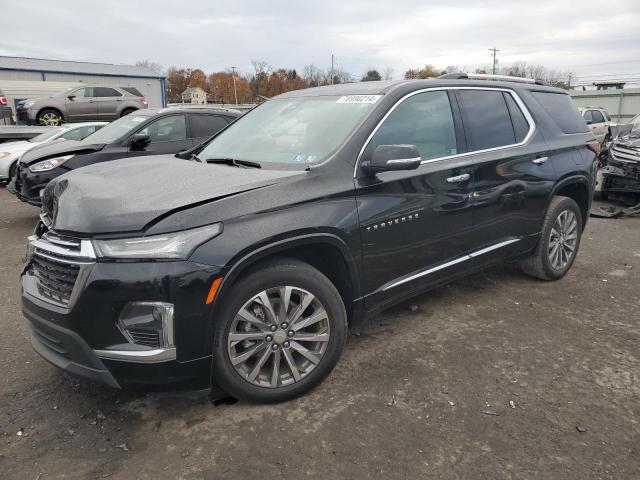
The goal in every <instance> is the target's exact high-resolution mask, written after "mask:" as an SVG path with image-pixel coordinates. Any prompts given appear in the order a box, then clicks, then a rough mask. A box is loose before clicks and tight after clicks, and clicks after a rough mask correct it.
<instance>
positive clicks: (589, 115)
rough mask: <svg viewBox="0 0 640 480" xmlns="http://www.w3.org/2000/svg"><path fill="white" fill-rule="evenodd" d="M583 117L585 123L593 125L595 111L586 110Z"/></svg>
mask: <svg viewBox="0 0 640 480" xmlns="http://www.w3.org/2000/svg"><path fill="white" fill-rule="evenodd" d="M582 117H583V118H584V120H585V122H587V123H593V110H585V112H584V113H583V114H582Z"/></svg>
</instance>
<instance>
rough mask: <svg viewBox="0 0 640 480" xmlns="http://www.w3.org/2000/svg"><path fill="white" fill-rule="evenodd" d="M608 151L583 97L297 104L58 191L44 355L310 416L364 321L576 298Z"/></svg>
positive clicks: (285, 103) (488, 91)
mask: <svg viewBox="0 0 640 480" xmlns="http://www.w3.org/2000/svg"><path fill="white" fill-rule="evenodd" d="M597 148H598V147H597V143H596V142H595V139H594V136H593V134H591V133H590V132H589V130H588V128H587V125H586V123H585V121H584V119H582V117H581V116H580V114H579V113H578V111H577V109H576V108H575V107H574V106H573V104H572V102H571V100H570V98H569V96H568V95H567V94H566V92H565V91H563V90H559V89H556V88H550V87H546V86H542V85H537V84H534V83H533V82H531V83H522V82H521V83H517V82H515V81H513V82H498V81H492V80H484V81H476V80H470V79H464V78H463V79H441V80H412V81H397V82H368V83H354V84H346V85H337V86H329V87H320V88H313V89H308V90H301V91H295V92H289V93H285V94H283V95H280V96H278V97H276V98H274V99H271V100H269V101H267V102H265V103H264V104H262V105H261V106H259V107H257V108H255V109H254V110H252V111H251V112H249V113H247V114H245V115H244V116H243V117H241V118H240V119H238V120H237V121H236V122H234V123H233V124H232V125H230V126H229V127H227V128H226V129H224V130H222V131H221V132H220V133H218V134H217V135H216V136H215V137H214V138H213V139H212V140H211V141H210V142H209V143H208V144H206V145H203V146H202V147H200V148H197V149H194V151H193V152H188V153H187V154H186V155H182V157H184V158H186V157H189V158H191V160H192V161H187V160H185V161H176V159H173V158H157V159H155V160H154V161H152V162H150V161H148V160H145V159H140V160H136V159H131V160H127V161H126V162H127V163H126V165H125V164H124V163H123V162H124V161H122V162H118V163H119V164H117V163H116V162H111V164H100V165H93V166H90V167H86V168H82V169H80V170H78V171H77V172H73V173H71V174H69V175H64V176H62V177H60V178H57V179H56V180H54V181H53V182H51V184H50V185H49V186H48V187H47V188H46V190H45V193H44V199H43V213H42V222H41V223H39V225H38V227H37V228H36V231H35V232H34V235H33V236H32V237H30V239H29V251H28V255H27V262H26V265H25V269H24V273H23V275H22V292H23V312H24V314H25V315H26V317H27V318H28V319H29V321H30V323H31V327H32V335H33V337H32V338H33V346H34V348H35V349H36V350H37V351H38V352H39V353H40V354H41V355H42V356H43V357H45V358H46V359H47V360H49V361H50V362H51V363H53V364H54V365H57V366H58V367H60V368H63V369H65V370H68V371H70V372H73V373H75V374H78V375H83V376H86V377H90V378H93V379H95V380H98V381H101V382H103V383H105V384H107V385H111V386H114V387H140V386H143V387H154V388H158V387H164V388H167V387H171V388H177V387H189V388H201V387H203V386H205V385H206V386H208V385H211V384H212V383H213V384H215V385H218V386H220V387H221V388H222V389H224V390H226V391H227V392H228V393H230V394H232V395H234V396H236V397H240V398H243V399H248V400H253V401H263V402H271V401H281V400H285V399H288V398H291V397H293V396H296V395H299V394H302V393H303V392H306V391H308V390H309V389H310V388H312V387H313V386H315V385H317V384H318V383H320V382H321V381H322V380H323V379H324V378H325V377H326V376H327V375H328V374H329V372H330V371H331V370H332V368H333V367H334V365H335V364H336V362H337V361H338V358H339V357H340V353H341V351H342V349H343V347H344V345H345V339H346V337H347V328H348V326H350V325H353V323H354V322H357V321H358V320H359V319H361V318H362V317H363V316H364V314H365V313H370V312H372V311H376V310H379V309H382V308H385V307H388V306H389V305H391V304H393V303H395V302H398V301H401V300H403V299H406V298H408V297H411V296H414V295H416V294H417V293H419V292H423V291H425V290H427V289H429V288H433V287H434V286H437V285H440V284H442V283H444V282H448V281H451V280H453V279H455V278H457V277H460V276H461V275H466V274H469V273H470V272H473V271H476V270H478V269H481V268H484V267H486V266H487V265H491V264H494V263H496V262H501V261H504V260H512V259H520V260H521V261H522V265H523V268H524V270H525V271H526V272H527V273H529V274H531V275H533V276H534V277H537V278H539V279H543V280H557V279H559V278H562V277H563V276H564V275H565V274H566V273H567V271H568V270H569V268H570V267H571V265H572V263H573V261H574V259H575V256H576V253H577V251H578V247H579V244H580V236H581V234H582V231H583V229H584V225H585V222H586V221H587V217H588V212H589V208H590V202H591V200H590V199H591V195H592V192H593V188H594V181H595V170H594V168H595V158H596V152H595V151H596V150H597ZM192 154H193V155H192Z"/></svg>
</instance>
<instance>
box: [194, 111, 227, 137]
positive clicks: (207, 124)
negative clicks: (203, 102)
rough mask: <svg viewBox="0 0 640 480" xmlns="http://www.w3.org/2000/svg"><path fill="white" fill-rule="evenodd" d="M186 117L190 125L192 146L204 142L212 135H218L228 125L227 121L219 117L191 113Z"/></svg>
mask: <svg viewBox="0 0 640 480" xmlns="http://www.w3.org/2000/svg"><path fill="white" fill-rule="evenodd" d="M188 117H189V122H190V124H191V129H190V131H191V138H192V139H193V144H194V145H198V144H200V143H202V142H204V141H205V140H207V139H208V138H209V137H211V136H212V135H213V134H214V133H218V132H219V131H220V130H222V129H223V128H224V127H226V126H227V125H228V124H229V122H228V121H227V119H226V118H225V117H223V116H221V115H210V114H204V113H192V114H190V115H188Z"/></svg>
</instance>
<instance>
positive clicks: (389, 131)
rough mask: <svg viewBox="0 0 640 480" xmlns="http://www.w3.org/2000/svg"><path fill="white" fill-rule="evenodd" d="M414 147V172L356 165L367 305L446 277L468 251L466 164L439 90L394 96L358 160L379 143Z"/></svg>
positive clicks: (449, 105)
mask: <svg viewBox="0 0 640 480" xmlns="http://www.w3.org/2000/svg"><path fill="white" fill-rule="evenodd" d="M402 144H410V145H415V146H416V147H417V148H418V150H419V152H420V156H421V158H422V161H423V162H422V164H421V165H420V166H419V167H418V168H417V169H416V170H408V171H396V172H381V173H377V174H376V175H370V174H367V173H366V172H363V171H362V169H359V170H358V173H357V175H356V179H355V182H356V183H355V184H356V195H357V204H358V215H359V220H360V232H361V238H362V247H363V261H362V265H363V274H362V279H361V283H362V287H363V291H364V292H366V293H367V307H368V308H372V307H373V306H374V305H380V304H384V303H387V302H390V301H394V300H396V299H398V298H399V297H403V296H406V295H408V294H411V292H415V291H418V290H421V289H423V288H424V287H426V286H428V285H432V284H434V283H437V282H439V281H442V280H443V279H446V278H447V277H449V276H452V275H454V274H455V273H456V271H457V270H458V269H460V268H462V267H461V265H462V262H461V260H460V257H461V256H462V254H463V253H464V252H466V251H467V250H468V249H469V241H470V238H469V232H470V230H471V222H472V213H471V202H470V200H469V198H470V197H469V194H470V186H471V185H472V184H473V178H472V168H471V166H470V165H469V164H468V159H467V158H465V157H464V156H459V155H458V154H459V153H462V152H464V149H465V146H464V137H463V136H462V130H461V125H460V121H459V115H458V112H457V108H456V105H455V99H454V98H453V96H452V94H451V93H450V92H448V91H446V90H434V91H423V92H419V93H416V94H413V95H411V96H409V97H408V98H406V99H404V100H402V101H401V102H400V103H399V104H398V105H397V106H396V107H395V108H394V109H393V110H392V111H391V112H390V113H389V114H388V116H387V117H386V119H385V120H383V122H382V123H381V124H380V125H379V126H378V127H377V129H376V131H375V133H374V134H373V136H372V137H371V140H370V141H369V143H368V144H367V145H366V148H365V149H364V152H363V154H362V155H361V157H360V159H359V161H360V162H362V161H367V160H368V159H369V158H370V157H371V155H372V153H373V151H374V150H375V148H376V147H377V146H379V145H402Z"/></svg>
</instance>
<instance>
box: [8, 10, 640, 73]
mask: <svg viewBox="0 0 640 480" xmlns="http://www.w3.org/2000/svg"><path fill="white" fill-rule="evenodd" d="M2 17H3V19H4V20H5V21H4V22H3V27H2V40H1V41H0V54H3V55H16V56H29V57H39V58H52V59H64V60H82V61H94V62H107V63H125V64H131V63H135V62H136V61H137V60H142V59H149V60H152V61H156V62H159V63H160V64H162V65H163V66H164V67H165V68H166V67H169V66H172V65H175V66H179V67H192V68H195V67H200V68H202V69H203V70H205V72H207V73H209V72H211V71H214V70H223V69H225V68H227V67H230V66H236V67H238V68H239V69H240V70H241V71H244V72H248V71H250V70H251V60H266V61H267V62H268V63H269V64H270V65H272V66H273V67H275V68H279V67H287V68H297V69H299V70H300V71H301V70H302V68H303V66H304V65H306V64H309V63H313V64H315V65H316V66H318V67H320V68H323V69H324V68H328V66H329V65H330V61H331V54H332V53H333V54H334V55H335V57H336V64H337V65H338V66H340V67H342V68H344V69H345V70H347V71H348V72H350V73H351V74H352V75H354V76H358V77H359V76H360V75H362V73H363V72H364V71H365V70H366V69H367V68H368V67H370V66H371V67H375V68H377V69H378V70H380V71H383V70H384V69H385V68H387V67H389V68H392V69H393V70H394V77H395V78H400V77H402V75H403V73H404V71H405V70H406V69H408V68H411V67H418V66H421V65H424V64H427V63H430V64H433V65H435V66H437V67H440V68H443V67H446V66H447V65H459V66H461V67H466V69H467V70H473V69H475V68H477V67H482V66H490V64H491V56H490V52H489V50H488V49H489V48H490V47H494V46H495V47H497V48H498V49H500V51H499V52H498V59H499V62H500V65H502V66H508V65H509V64H510V63H511V62H513V61H518V60H521V61H526V62H528V63H535V64H542V65H545V66H547V67H550V68H557V69H562V70H568V71H572V72H574V74H576V75H577V78H578V80H580V79H585V80H593V79H594V78H595V77H602V78H605V77H621V78H629V79H631V78H636V79H638V80H640V0H606V1H603V0H581V1H580V2H574V1H558V0H527V1H524V0H510V1H509V0H503V1H493V0H485V1H472V0H447V1H444V0H438V1H425V0H384V1H382V0H321V1H309V0H307V1H300V2H294V1H290V2H286V1H279V0H270V1H268V0H247V1H242V0H236V1H206V0H188V1H183V2H176V1H171V2H165V1H158V0H155V1H145V2H143V1H137V2H136V1H133V0H129V1H120V0H108V1H101V2H91V1H86V0H85V1H71V0H70V1H58V2H51V1H49V2H44V1H32V0H20V1H12V2H3V7H2Z"/></svg>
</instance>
